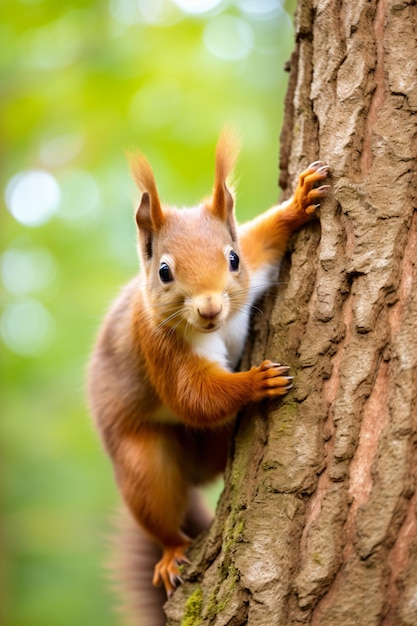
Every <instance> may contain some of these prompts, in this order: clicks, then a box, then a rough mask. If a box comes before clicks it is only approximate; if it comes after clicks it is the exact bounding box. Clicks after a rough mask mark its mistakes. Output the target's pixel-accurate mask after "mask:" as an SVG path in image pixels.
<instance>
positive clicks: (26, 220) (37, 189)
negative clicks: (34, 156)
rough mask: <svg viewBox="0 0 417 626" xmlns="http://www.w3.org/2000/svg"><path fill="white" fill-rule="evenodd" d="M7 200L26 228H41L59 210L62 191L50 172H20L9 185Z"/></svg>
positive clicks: (15, 215)
mask: <svg viewBox="0 0 417 626" xmlns="http://www.w3.org/2000/svg"><path fill="white" fill-rule="evenodd" d="M5 200H6V205H7V208H8V209H9V211H10V213H11V214H12V215H13V217H14V218H16V219H17V221H18V222H21V223H22V224H24V225H25V226H40V225H41V224H44V223H45V222H47V221H48V220H49V219H50V217H51V216H52V215H53V214H54V213H55V211H56V210H57V209H58V206H59V203H60V201H61V190H60V188H59V185H58V183H57V181H56V180H55V178H54V177H53V176H52V175H51V174H49V172H45V171H41V170H38V171H36V170H33V171H28V172H20V173H19V174H16V175H15V176H13V178H12V179H11V180H10V182H9V183H8V185H7V187H6V197H5Z"/></svg>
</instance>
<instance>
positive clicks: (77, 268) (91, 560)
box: [0, 0, 295, 626]
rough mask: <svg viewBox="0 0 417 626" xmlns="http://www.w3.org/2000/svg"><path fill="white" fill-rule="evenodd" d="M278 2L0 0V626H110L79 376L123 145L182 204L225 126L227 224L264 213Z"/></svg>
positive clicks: (112, 261)
mask: <svg viewBox="0 0 417 626" xmlns="http://www.w3.org/2000/svg"><path fill="white" fill-rule="evenodd" d="M294 5H295V0H289V1H286V2H285V3H282V2H281V1H280V0H241V1H238V0H235V1H232V0H229V1H227V0H223V2H221V1H220V2H219V1H218V0H217V1H216V0H175V1H174V0H95V1H86V0H62V1H61V2H54V1H53V0H19V1H17V0H15V1H13V0H3V2H2V3H1V4H0V72H1V85H0V88H1V92H2V95H1V121H0V124H1V128H0V149H1V156H2V168H1V172H0V184H1V188H2V215H1V231H0V240H1V245H2V255H1V269H2V282H1V305H2V317H1V327H0V330H1V342H0V343H1V365H2V369H1V375H2V380H1V420H0V469H1V477H0V502H1V523H0V550H1V555H0V556H1V565H0V622H1V623H2V624H6V625H7V626H47V625H52V624H59V626H70V625H71V626H74V625H75V624H100V625H101V626H111V625H115V624H116V623H117V620H116V618H115V616H114V614H113V612H112V608H111V606H112V604H113V599H112V598H111V597H109V594H108V593H107V590H106V586H105V584H104V582H103V577H102V574H101V568H102V565H103V563H104V562H105V558H106V538H105V536H106V534H108V533H109V532H111V531H110V526H111V524H110V521H109V519H110V513H111V512H112V510H113V508H114V507H115V506H116V503H117V494H116V491H115V487H114V484H113V477H112V471H111V468H110V463H109V462H108V460H107V458H105V456H104V454H103V452H102V450H101V447H100V444H99V441H98V438H97V436H96V434H95V432H94V428H93V426H92V425H91V422H90V419H89V417H88V411H87V408H86V405H85V400H84V370H85V364H86V362H87V359H88V353H89V350H90V347H91V344H92V342H93V340H94V336H95V333H96V330H97V328H98V326H99V323H100V320H101V318H102V315H103V314H104V312H105V310H106V308H107V306H108V304H109V303H110V302H111V300H112V298H113V297H114V295H115V294H116V293H117V291H118V289H119V288H120V286H121V285H123V284H124V283H125V282H126V281H127V280H128V279H129V278H130V277H131V276H132V275H133V274H134V273H135V272H136V270H137V260H136V250H135V236H136V233H135V227H134V220H133V218H132V215H133V210H132V206H133V202H134V201H137V199H138V192H137V191H136V190H135V189H134V186H133V184H132V183H131V181H130V179H129V175H128V168H127V165H126V160H125V156H124V151H125V149H132V148H140V149H141V150H142V151H143V152H144V153H145V154H147V156H148V158H149V159H150V161H151V163H152V166H153V168H154V171H155V174H156V178H157V182H158V185H159V189H160V193H161V196H162V198H163V199H165V200H166V201H169V202H171V203H173V204H177V205H182V204H192V203H195V202H197V201H198V200H199V199H200V198H201V197H203V196H206V195H207V194H208V193H209V192H210V189H211V185H212V179H213V155H214V147H215V143H216V139H217V136H218V134H219V131H220V129H221V128H222V126H223V125H224V124H225V123H230V124H232V125H233V126H234V127H236V128H237V129H240V131H241V134H242V143H243V151H242V156H241V159H240V162H239V165H238V170H237V175H238V180H239V184H238V203H237V212H238V216H239V217H240V219H245V218H247V217H248V216H250V215H253V214H255V213H257V212H260V211H262V210H264V209H266V208H267V207H268V205H271V204H272V203H273V202H274V201H275V200H276V198H277V196H278V190H277V186H276V180H277V174H278V168H277V162H278V137H279V130H280V125H281V120H282V109H283V97H284V93H285V88H286V79H287V77H286V75H285V74H284V71H283V65H284V62H285V60H286V59H287V58H288V56H289V54H290V51H291V49H292V40H293V31H292V18H291V17H290V16H291V15H292V12H293V10H294ZM204 9H205V10H204ZM3 203H4V204H3Z"/></svg>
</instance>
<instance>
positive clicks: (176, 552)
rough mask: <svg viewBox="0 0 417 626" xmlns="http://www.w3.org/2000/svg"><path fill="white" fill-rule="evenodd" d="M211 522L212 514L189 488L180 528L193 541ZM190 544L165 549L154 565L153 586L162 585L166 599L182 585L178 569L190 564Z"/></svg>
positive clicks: (194, 491) (202, 499)
mask: <svg viewBox="0 0 417 626" xmlns="http://www.w3.org/2000/svg"><path fill="white" fill-rule="evenodd" d="M212 520H213V513H212V512H211V511H210V509H209V507H208V506H207V505H206V503H205V501H204V498H203V497H202V495H201V494H200V492H199V491H198V490H197V489H196V488H194V487H192V488H190V491H189V500H188V509H187V513H186V516H185V521H184V524H183V528H182V530H183V531H184V533H185V534H186V536H187V537H190V538H191V539H195V537H197V535H199V534H200V533H201V532H203V531H204V530H207V528H208V527H209V526H210V524H211V522H212ZM190 544H191V540H185V541H184V542H183V543H182V544H181V545H177V546H167V547H165V548H164V550H163V555H162V558H161V560H160V561H158V563H157V564H156V565H155V570H154V576H153V584H154V585H156V586H159V585H161V584H163V585H164V587H165V590H166V592H167V596H168V598H169V597H171V595H172V593H173V592H174V590H175V588H176V587H177V586H178V585H180V584H181V583H182V577H181V571H180V567H181V565H183V564H189V562H190V561H189V560H188V558H187V556H186V551H187V548H188V547H189V545H190Z"/></svg>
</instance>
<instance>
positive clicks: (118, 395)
mask: <svg viewBox="0 0 417 626" xmlns="http://www.w3.org/2000/svg"><path fill="white" fill-rule="evenodd" d="M234 159H235V149H234V147H233V146H232V145H231V142H230V136H229V135H228V134H227V133H226V134H223V135H222V137H221V139H220V141H219V144H218V147H217V152H216V168H215V184H214V190H213V196H212V198H211V199H210V200H208V201H205V202H204V203H203V204H202V205H200V206H199V207H196V208H194V209H184V210H181V211H179V210H176V209H171V208H168V207H164V208H162V205H161V202H160V199H159V196H158V192H157V188H156V184H155V180H154V176H153V173H152V170H151V167H150V165H149V163H148V162H147V161H146V159H144V157H138V158H134V159H133V160H132V163H131V167H132V171H133V175H134V178H135V180H136V182H137V183H138V185H139V186H140V188H141V189H142V191H143V195H142V199H141V203H140V206H139V209H138V211H137V216H136V219H137V224H138V230H139V239H140V244H141V245H140V252H141V257H142V273H141V274H140V275H139V276H138V277H137V278H135V279H134V280H133V281H132V282H131V283H130V284H129V285H128V286H127V287H126V288H125V290H124V291H123V292H122V294H121V296H120V297H119V299H118V300H117V301H116V303H115V305H114V306H113V308H112V309H111V311H110V313H109V314H108V316H107V318H106V320H105V322H104V324H103V328H102V330H101V332H100V335H99V338H98V341H97V344H96V347H95V349H94V352H93V356H92V359H91V364H90V369H89V398H90V405H91V410H92V413H93V416H94V418H95V421H96V425H97V428H98V430H99V432H100V433H101V436H102V439H103V442H104V445H105V447H106V449H107V451H108V453H109V455H110V456H111V458H112V461H113V463H114V467H115V475H116V479H117V482H118V485H119V488H120V491H121V493H122V495H123V498H124V500H125V502H126V504H127V506H128V508H129V510H130V512H131V514H132V516H133V518H134V519H135V521H136V523H137V524H138V525H139V527H140V528H142V529H143V530H144V531H145V532H143V531H139V530H138V531H137V532H136V533H135V531H132V532H133V534H134V536H136V537H137V538H138V545H139V546H140V547H139V548H138V553H137V558H138V562H137V564H135V566H134V567H136V568H137V574H136V575H135V577H134V580H135V581H136V583H135V584H137V586H139V587H141V586H142V583H143V576H142V571H141V568H142V567H145V566H146V567H145V569H147V574H146V576H147V577H148V576H149V579H148V578H146V588H147V591H146V594H150V593H151V587H150V573H149V562H150V560H153V559H156V558H157V557H156V556H155V551H154V550H153V549H151V548H150V547H149V546H148V543H147V542H149V541H151V540H152V541H153V542H155V544H156V545H159V546H160V548H162V558H161V560H160V561H159V563H157V564H156V566H155V571H154V575H153V582H154V583H155V584H161V583H163V584H164V586H165V589H166V591H167V593H168V594H170V593H172V591H173V589H174V588H175V586H176V584H178V581H179V570H178V564H179V563H180V562H181V561H183V560H185V559H186V557H185V550H186V548H187V547H188V545H189V543H190V540H191V538H192V537H193V536H195V534H196V532H198V531H199V530H201V529H203V528H205V527H207V525H208V523H209V519H210V516H209V515H208V514H207V513H206V512H205V511H204V508H203V507H202V505H201V503H200V502H199V501H198V500H197V499H196V495H195V492H194V485H199V484H202V483H204V482H207V481H208V480H211V479H212V478H213V477H215V476H216V475H217V474H218V473H219V472H221V471H222V470H223V468H224V464H225V461H226V456H227V448H228V441H229V437H230V433H231V430H232V429H231V424H232V423H233V416H234V415H235V414H236V412H237V411H238V410H239V409H240V408H242V407H243V406H244V405H245V404H247V403H248V402H257V401H259V400H262V399H263V398H267V397H271V398H273V397H277V396H280V395H283V394H285V393H286V392H287V391H288V389H289V388H290V386H291V385H290V380H289V377H288V376H287V370H288V368H286V367H282V366H280V365H278V364H275V363H271V362H270V361H264V363H262V364H261V365H260V366H257V367H252V368H251V369H250V370H249V371H244V372H235V371H233V368H232V367H230V366H229V365H228V364H227V363H225V362H223V361H222V356H221V354H220V353H219V354H220V356H219V354H217V353H216V350H217V352H218V351H219V350H220V352H221V349H223V348H225V346H226V347H227V346H228V345H229V344H228V341H229V335H228V333H229V330H228V329H229V326H230V332H232V331H233V332H236V327H238V328H239V324H237V326H233V319H234V317H235V316H238V315H239V314H240V312H241V311H242V310H244V309H245V307H247V308H248V306H249V305H248V302H250V298H251V297H252V298H253V297H254V296H253V295H251V289H253V285H252V282H251V281H252V278H253V277H254V276H255V275H256V273H258V274H259V271H264V270H265V271H266V270H268V268H269V267H270V266H273V265H274V264H275V265H277V264H278V263H279V260H280V259H281V257H282V255H283V253H284V250H285V246H286V243H287V240H288V238H289V236H290V234H291V232H292V231H293V230H294V229H295V228H298V227H299V226H301V225H302V224H304V223H305V222H306V221H308V219H309V215H310V213H312V212H313V211H314V208H315V205H314V202H316V201H317V199H319V198H321V197H323V196H325V195H326V194H327V192H328V189H329V187H328V186H322V187H320V188H319V189H314V188H313V184H314V183H315V182H317V181H321V180H322V179H324V178H325V177H326V175H327V173H328V167H327V166H323V165H322V164H321V163H316V164H313V165H312V166H310V168H309V169H308V170H306V172H304V173H303V174H302V175H301V177H300V182H299V185H298V187H297V189H296V192H295V194H294V196H293V198H292V199H291V200H289V201H288V202H287V203H286V204H285V205H281V206H278V207H274V208H272V209H271V210H270V211H268V212H266V213H264V214H263V215H261V216H259V217H257V218H255V219H254V220H252V221H251V222H249V223H248V224H246V225H244V226H243V227H239V228H238V227H237V225H236V222H235V218H234V209H233V205H234V201H233V195H232V193H231V192H230V190H229V188H228V187H227V183H226V180H227V177H228V176H229V174H230V171H231V167H232V166H233V163H234ZM232 250H233V254H235V253H236V254H237V255H238V256H239V257H240V265H239V267H238V268H237V269H236V268H233V267H232V266H231V265H230V261H229V256H230V254H231V251H232ZM161 263H165V265H167V266H169V269H170V273H171V278H172V280H169V281H167V282H166V281H165V282H164V281H163V280H162V279H161V278H160V275H159V270H160V266H161ZM266 287H267V285H265V286H264V287H263V289H266ZM245 314H246V313H245ZM222 328H225V329H227V332H225V337H223V335H221V332H222V330H221V329H222ZM210 331H216V332H217V334H215V335H210ZM245 333H246V330H245V327H242V337H241V338H239V340H238V342H237V344H236V345H237V347H238V348H239V349H240V348H241V347H243V345H244V339H245ZM211 337H214V338H215V339H214V340H212V339H211ZM217 337H219V338H220V339H219V341H220V344H219V343H216V341H217V339H216V338H217ZM222 337H223V339H221V338H222ZM206 340H207V341H214V343H213V350H214V353H213V356H211V353H210V351H207V347H206V344H207V341H206ZM235 341H236V340H235ZM222 342H223V343H222ZM219 345H220V347H221V349H220V348H219ZM210 346H211V344H210ZM210 346H209V348H210ZM235 347H236V346H235ZM225 349H226V348H225ZM227 350H232V351H233V349H232V348H230V347H227ZM237 356H238V355H237ZM234 360H235V361H236V360H237V358H236V355H235V357H234ZM193 520H194V522H193ZM132 532H130V531H129V533H128V534H129V535H130V536H131V535H132ZM133 553H134V551H133ZM129 554H130V552H129ZM150 554H151V557H149V555H150ZM142 556H143V563H144V565H143V566H142V565H141V560H142ZM128 569H129V571H130V569H131V568H128ZM146 594H145V595H146ZM143 597H144V594H143V590H142V589H139V588H138V589H137V600H138V605H137V607H136V605H135V607H136V608H135V612H136V614H137V616H138V617H137V621H136V622H135V623H137V624H141V623H144V622H143V620H142V621H140V618H139V613H140V608H139V605H140V603H141V600H140V598H143ZM144 602H145V601H144ZM146 602H147V600H146ZM146 602H145V604H146ZM159 602H160V599H158V598H157V596H155V602H154V601H153V600H152V601H150V605H151V606H156V605H157V604H158V603H159ZM143 610H144V611H145V615H147V616H148V617H147V618H146V619H148V620H149V621H147V622H146V623H147V624H154V623H155V624H159V623H161V624H162V623H163V619H162V617H161V615H162V614H161V611H160V609H155V615H156V617H155V619H154V621H151V619H150V618H149V613H148V609H146V608H143ZM158 615H159V617H158ZM152 619H153V618H152ZM158 620H159V621H158Z"/></svg>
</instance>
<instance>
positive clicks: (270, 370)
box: [250, 361, 293, 402]
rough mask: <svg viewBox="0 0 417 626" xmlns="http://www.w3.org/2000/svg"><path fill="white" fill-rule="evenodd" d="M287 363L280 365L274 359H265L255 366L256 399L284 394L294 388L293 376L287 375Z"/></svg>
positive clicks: (252, 369) (256, 400)
mask: <svg viewBox="0 0 417 626" xmlns="http://www.w3.org/2000/svg"><path fill="white" fill-rule="evenodd" d="M289 369H290V368H289V367H288V366H287V365H280V364H279V363H273V362H272V361H264V362H263V363H261V365H259V366H258V367H257V366H253V367H252V368H251V370H250V371H251V372H252V373H253V392H254V398H253V399H254V401H255V402H258V401H259V400H262V399H263V398H276V397H277V396H284V395H285V394H286V393H287V392H288V391H289V390H290V389H291V388H292V383H291V381H292V378H293V377H292V376H286V374H287V373H288V371H289Z"/></svg>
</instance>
